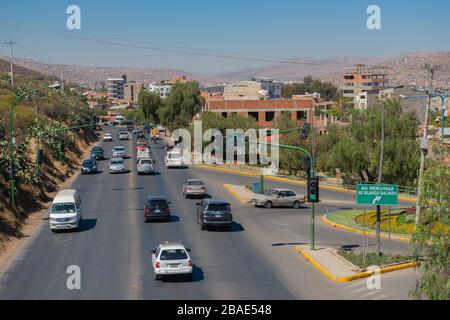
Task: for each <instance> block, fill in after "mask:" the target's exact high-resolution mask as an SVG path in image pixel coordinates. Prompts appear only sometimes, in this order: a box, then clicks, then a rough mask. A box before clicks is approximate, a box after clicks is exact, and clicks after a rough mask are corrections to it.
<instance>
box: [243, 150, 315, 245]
mask: <svg viewBox="0 0 450 320" xmlns="http://www.w3.org/2000/svg"><path fill="white" fill-rule="evenodd" d="M250 142H257V143H260V144H264V145H267V146H275V147H279V148H284V149H290V150H296V151H300V152H302V153H303V154H304V155H306V156H307V157H308V158H309V159H310V161H311V168H310V177H311V178H313V179H315V177H316V176H315V175H316V174H315V170H314V168H315V159H314V157H313V156H312V155H311V154H310V153H309V152H308V150H306V149H303V148H300V147H295V146H289V145H283V144H272V143H268V142H258V141H250ZM317 187H318V188H319V186H317ZM310 238H311V250H315V202H312V204H311V222H310Z"/></svg>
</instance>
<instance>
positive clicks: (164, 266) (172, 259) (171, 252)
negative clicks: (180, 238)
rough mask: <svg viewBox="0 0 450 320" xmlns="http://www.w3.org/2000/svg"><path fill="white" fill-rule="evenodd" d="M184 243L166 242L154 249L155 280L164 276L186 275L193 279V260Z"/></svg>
mask: <svg viewBox="0 0 450 320" xmlns="http://www.w3.org/2000/svg"><path fill="white" fill-rule="evenodd" d="M188 251H189V249H186V248H185V246H184V245H182V244H181V243H179V242H165V243H163V244H160V245H159V246H158V247H156V249H154V250H152V266H153V274H154V278H155V280H160V279H161V277H163V276H185V277H186V278H187V279H188V280H192V269H193V266H192V260H191V257H190V256H189V253H188Z"/></svg>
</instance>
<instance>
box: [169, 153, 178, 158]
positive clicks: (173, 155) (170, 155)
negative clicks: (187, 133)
mask: <svg viewBox="0 0 450 320" xmlns="http://www.w3.org/2000/svg"><path fill="white" fill-rule="evenodd" d="M180 158H181V154H179V153H170V154H169V159H180Z"/></svg>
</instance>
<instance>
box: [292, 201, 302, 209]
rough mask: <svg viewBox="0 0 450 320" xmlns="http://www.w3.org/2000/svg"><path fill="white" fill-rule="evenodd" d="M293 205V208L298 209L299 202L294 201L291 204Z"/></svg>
mask: <svg viewBox="0 0 450 320" xmlns="http://www.w3.org/2000/svg"><path fill="white" fill-rule="evenodd" d="M292 206H293V207H294V209H300V207H301V204H300V202H298V201H295V202H294V204H293V205H292Z"/></svg>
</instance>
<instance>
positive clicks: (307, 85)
mask: <svg viewBox="0 0 450 320" xmlns="http://www.w3.org/2000/svg"><path fill="white" fill-rule="evenodd" d="M307 92H308V93H314V92H317V93H320V96H321V98H322V99H324V100H328V101H333V100H337V99H338V98H339V89H338V88H337V87H335V86H334V85H333V84H332V83H330V82H322V81H320V80H316V79H313V78H312V77H311V76H307V77H305V78H304V79H303V82H299V83H292V84H287V85H284V86H283V87H282V93H281V95H282V97H283V98H285V99H291V98H292V96H293V95H296V94H305V93H307Z"/></svg>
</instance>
